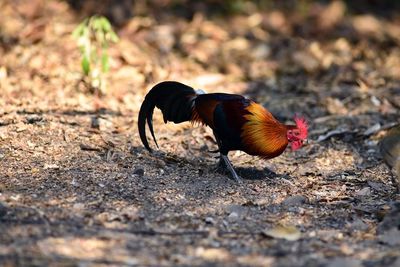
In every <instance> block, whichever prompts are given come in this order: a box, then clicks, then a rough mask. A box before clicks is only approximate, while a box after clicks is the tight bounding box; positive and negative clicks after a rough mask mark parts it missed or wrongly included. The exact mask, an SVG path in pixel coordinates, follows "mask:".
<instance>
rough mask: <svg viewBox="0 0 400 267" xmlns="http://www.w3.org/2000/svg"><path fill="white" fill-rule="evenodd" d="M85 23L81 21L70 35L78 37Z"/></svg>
mask: <svg viewBox="0 0 400 267" xmlns="http://www.w3.org/2000/svg"><path fill="white" fill-rule="evenodd" d="M85 26H86V25H85V24H84V23H83V22H82V23H80V24H79V25H78V26H76V28H75V30H74V31H73V32H72V37H74V38H76V39H78V38H79V37H81V36H82V35H83V30H84V28H85Z"/></svg>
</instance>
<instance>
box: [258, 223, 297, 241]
mask: <svg viewBox="0 0 400 267" xmlns="http://www.w3.org/2000/svg"><path fill="white" fill-rule="evenodd" d="M263 234H264V235H266V236H269V237H272V238H281V239H286V240H289V241H296V240H298V239H300V237H301V233H300V231H299V230H298V229H297V228H296V227H295V226H292V225H287V226H284V225H278V226H276V227H274V228H272V229H269V230H264V231H263Z"/></svg>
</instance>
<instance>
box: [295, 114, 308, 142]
mask: <svg viewBox="0 0 400 267" xmlns="http://www.w3.org/2000/svg"><path fill="white" fill-rule="evenodd" d="M294 122H295V123H296V127H297V129H299V132H300V135H299V138H300V139H303V140H304V139H307V136H308V124H307V121H306V119H305V118H304V117H298V116H295V117H294Z"/></svg>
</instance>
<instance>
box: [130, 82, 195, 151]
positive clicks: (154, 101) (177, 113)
mask: <svg viewBox="0 0 400 267" xmlns="http://www.w3.org/2000/svg"><path fill="white" fill-rule="evenodd" d="M195 98H196V91H195V90H194V89H193V88H192V87H189V86H187V85H184V84H182V83H179V82H173V81H165V82H161V83H159V84H157V85H155V86H154V87H153V88H152V89H151V90H150V91H149V93H148V94H147V95H146V97H145V99H144V101H143V103H142V106H141V107H140V111H139V119H138V128H139V135H140V139H141V140H142V143H143V145H144V146H145V147H146V148H147V149H148V150H149V151H151V148H150V146H149V143H148V142H147V138H146V120H147V124H148V125H149V129H150V133H151V135H152V136H153V139H154V142H155V143H156V145H157V147H158V144H157V141H156V137H155V136H154V130H153V111H154V108H155V107H157V108H159V109H160V110H161V112H162V114H163V118H164V122H165V123H167V121H172V122H174V123H181V122H184V121H190V120H191V119H192V112H193V105H194V99H195Z"/></svg>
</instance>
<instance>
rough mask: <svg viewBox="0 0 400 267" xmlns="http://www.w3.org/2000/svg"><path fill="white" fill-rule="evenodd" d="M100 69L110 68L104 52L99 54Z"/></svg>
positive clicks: (105, 70)
mask: <svg viewBox="0 0 400 267" xmlns="http://www.w3.org/2000/svg"><path fill="white" fill-rule="evenodd" d="M101 69H102V71H103V72H108V70H109V69H110V63H109V60H108V55H107V54H106V53H105V52H104V53H103V54H102V55H101Z"/></svg>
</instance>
